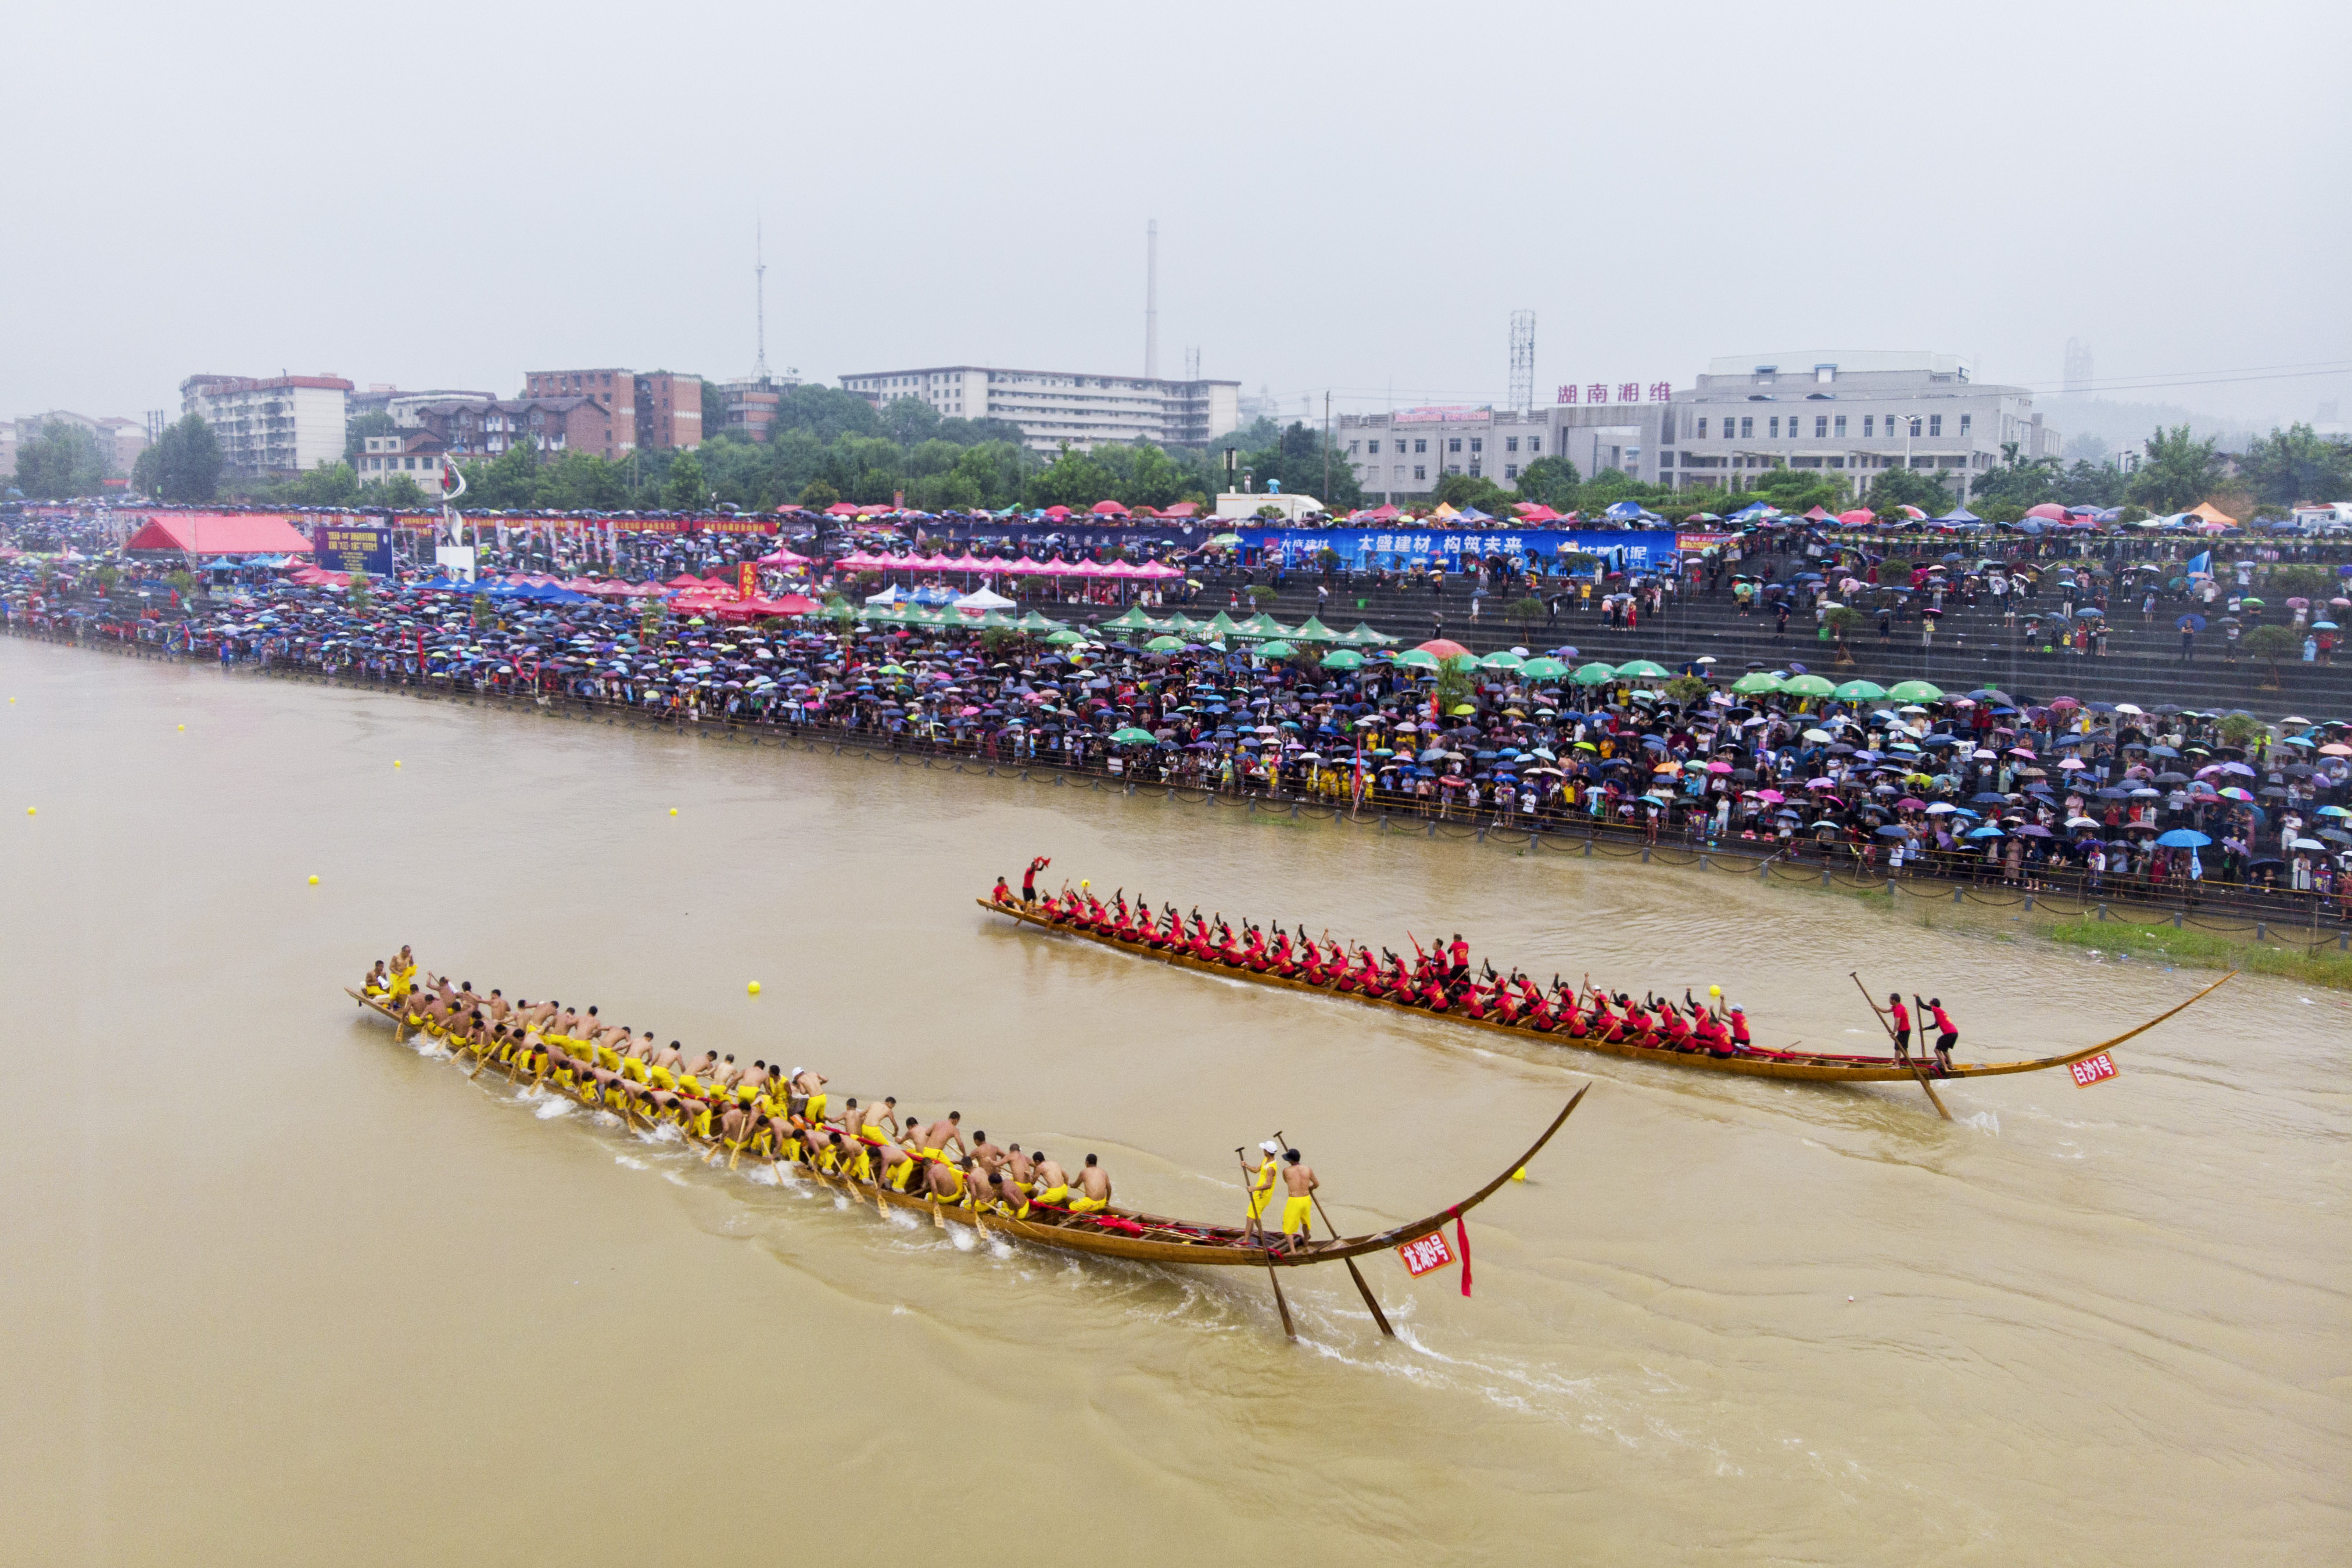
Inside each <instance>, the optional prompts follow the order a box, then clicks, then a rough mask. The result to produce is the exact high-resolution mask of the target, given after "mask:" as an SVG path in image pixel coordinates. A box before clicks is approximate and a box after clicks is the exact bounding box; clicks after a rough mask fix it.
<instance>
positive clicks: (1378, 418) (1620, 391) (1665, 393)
mask: <svg viewBox="0 0 2352 1568" xmlns="http://www.w3.org/2000/svg"><path fill="white" fill-rule="evenodd" d="M1334 434H1335V438H1336V439H1337V440H1338V441H1339V444H1340V445H1341V447H1342V448H1343V449H1344V450H1345V452H1346V454H1347V455H1348V457H1349V461H1350V462H1351V463H1353V464H1354V465H1355V468H1356V478H1357V482H1358V483H1359V484H1360V485H1361V486H1363V489H1364V493H1365V495H1366V497H1367V498H1377V499H1380V500H1384V501H1393V502H1397V503H1399V504H1409V503H1411V502H1412V501H1414V500H1416V499H1418V498H1419V497H1423V496H1425V495H1427V494H1428V493H1429V492H1430V491H1431V490H1433V489H1434V488H1435V487H1436V486H1437V484H1438V482H1439V481H1440V480H1441V479H1443V478H1444V476H1446V475H1448V474H1469V475H1473V476H1484V477H1486V478H1488V479H1492V480H1494V481H1495V482H1496V484H1498V485H1500V486H1503V487H1504V488H1506V489H1511V488H1514V487H1516V486H1517V480H1518V476H1519V474H1520V472H1521V471H1522V470H1523V469H1524V468H1525V467H1526V466H1527V465H1528V464H1529V463H1532V462H1534V461H1535V460H1536V459H1538V458H1539V457H1544V456H1555V457H1564V458H1566V459H1567V460H1568V461H1569V462H1570V463H1571V464H1573V465H1575V466H1576V471H1577V472H1578V473H1579V474H1580V475H1581V476H1584V477H1586V478H1591V476H1593V475H1595V474H1598V473H1600V472H1601V471H1602V470H1604V469H1609V468H1614V469H1617V470H1618V471H1619V472H1621V473H1623V474H1625V475H1627V476H1630V477H1632V478H1635V479H1639V480H1641V481H1642V482H1643V483H1644V484H1663V485H1669V486H1674V487H1675V488H1677V489H1685V488H1689V487H1691V486H1709V487H1712V488H1716V489H1727V490H1738V489H1743V488H1746V487H1747V486H1748V485H1750V484H1751V483H1752V482H1753V480H1754V477H1755V476H1756V475H1757V474H1759V473H1761V472H1762V471H1763V470H1766V469H1769V468H1775V467H1787V468H1798V469H1820V470H1822V471H1823V472H1824V473H1827V474H1835V475H1838V476H1842V477H1843V478H1845V479H1846V480H1847V481H1849V483H1851V484H1852V486H1853V489H1854V491H1855V493H1856V494H1860V493H1861V492H1862V491H1864V490H1865V489H1866V488H1867V487H1868V486H1869V484H1870V481H1871V479H1872V478H1873V477H1874V476H1876V475H1877V474H1878V473H1880V472H1881V471H1883V470H1885V469H1888V468H1896V467H1902V466H1904V465H1909V466H1910V467H1912V468H1915V469H1922V470H1927V471H1930V472H1934V473H1937V474H1938V475H1941V476H1944V477H1945V479H1946V481H1947V483H1948V485H1949V486H1950V488H1951V490H1952V493H1953V496H1954V497H1955V498H1956V499H1959V500H1965V499H1966V498H1967V497H1968V486H1969V483H1970V481H1971V480H1972V479H1973V478H1974V477H1975V476H1978V475H1980V474H1982V473H1984V472H1986V471H1987V470H1989V469H1991V468H1996V467H1999V466H2000V465H2001V464H2002V462H2003V461H2004V451H2003V449H2004V447H2005V446H2006V445H2008V444H2011V443H2014V444H2016V445H2017V447H2018V455H2019V457H2020V458H2021V459H2026V460H2030V459H2032V458H2036V457H2055V456H2057V455H2058V453H2059V447H2060V445H2061V442H2060V438H2059V434H2058V432H2057V431H2056V430H2054V429H2053V428H2052V427H2050V426H2049V425H2047V424H2045V423H2043V422H2042V415H2041V414H2039V413H2035V412H2034V409H2033V394H2032V392H2031V391H2030V390H2029V389H2027V388H2025V387H2017V386H1990V385H1980V384H1979V383H1977V382H1974V381H1972V380H1971V379H1970V375H1969V363H1968V361H1966V360H1964V359H1961V358H1958V357H1957V356H1953V355H1946V354H1931V353H1926V352H1912V351H1903V350H1895V351H1888V350H1864V351H1854V350H1843V351H1835V352H1812V351H1807V352H1803V353H1781V354H1757V355H1737V356H1733V357H1730V358H1727V359H1718V360H1715V361H1711V362H1710V363H1709V364H1708V366H1707V371H1706V374H1704V375H1702V376H1700V377H1698V378H1697V384H1696V386H1695V387H1693V388H1691V389H1690V390H1688V391H1684V392H1676V391H1675V389H1674V387H1673V386H1672V384H1671V383H1668V382H1623V383H1603V382H1594V383H1592V384H1591V385H1588V386H1563V387H1561V388H1560V389H1559V402H1557V403H1555V404H1553V405H1552V406H1550V407H1549V408H1538V409H1535V410H1532V411H1530V412H1528V413H1514V412H1512V411H1510V410H1507V409H1495V408H1486V407H1461V408H1418V409H1401V410H1398V411H1397V412H1395V413H1384V414H1342V415H1341V416H1340V417H1339V422H1338V429H1337V431H1336V432H1335V433H1334Z"/></svg>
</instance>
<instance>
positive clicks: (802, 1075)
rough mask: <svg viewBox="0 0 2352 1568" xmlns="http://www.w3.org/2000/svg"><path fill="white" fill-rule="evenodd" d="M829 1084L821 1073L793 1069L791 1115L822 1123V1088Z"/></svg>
mask: <svg viewBox="0 0 2352 1568" xmlns="http://www.w3.org/2000/svg"><path fill="white" fill-rule="evenodd" d="M827 1082H830V1080H828V1079H827V1078H826V1077H825V1075H824V1073H822V1072H812V1071H809V1070H808V1069H807V1068H805V1067H795V1068H793V1075H792V1081H791V1089H792V1099H793V1102H794V1103H793V1114H794V1115H796V1116H801V1117H804V1118H806V1119H807V1120H808V1121H810V1122H822V1121H824V1103H825V1099H826V1095H825V1092H824V1086H825V1084H826V1083H827Z"/></svg>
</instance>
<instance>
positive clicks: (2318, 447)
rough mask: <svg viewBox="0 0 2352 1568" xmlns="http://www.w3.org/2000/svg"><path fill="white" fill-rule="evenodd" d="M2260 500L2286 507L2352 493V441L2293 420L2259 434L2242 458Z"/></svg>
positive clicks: (2242, 470)
mask: <svg viewBox="0 0 2352 1568" xmlns="http://www.w3.org/2000/svg"><path fill="white" fill-rule="evenodd" d="M2238 472H2239V473H2240V474H2242V476H2244V477H2245V478H2246V480H2247V482H2248V483H2249V484H2251V485H2252V486H2253V491H2254V499H2255V500H2257V501H2266V502H2270V503H2273V504H2274V505H2277V506H2281V507H2292V506H2294V504H2295V503H2296V502H2298V501H2336V500H2342V499H2344V498H2345V497H2352V441H2347V440H2346V439H2345V438H2344V437H2342V436H2323V435H2321V434H2318V433H2317V432H2316V431H2315V430H2313V429H2312V427H2311V426H2309V425H2307V424H2291V425H2289V426H2287V428H2286V429H2284V430H2283V431H2282V430H2273V431H2272V432H2271V433H2270V434H2268V435H2264V436H2257V437H2256V438H2255V439H2254V441H2253V442H2252V444H2250V445H2249V446H2248V447H2247V448H2246V453H2245V455H2244V456H2242V457H2241V458H2239V459H2238Z"/></svg>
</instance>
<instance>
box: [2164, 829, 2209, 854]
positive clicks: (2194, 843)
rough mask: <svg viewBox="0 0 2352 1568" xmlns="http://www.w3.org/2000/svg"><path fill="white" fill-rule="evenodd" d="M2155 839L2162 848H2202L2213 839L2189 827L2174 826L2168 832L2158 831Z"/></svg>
mask: <svg viewBox="0 0 2352 1568" xmlns="http://www.w3.org/2000/svg"><path fill="white" fill-rule="evenodd" d="M2156 841H2157V844H2158V847H2159V848H2162V849H2168V850H2198V849H2203V848H2204V847H2205V846H2206V845H2207V844H2210V843H2211V842H2212V840H2211V839H2209V838H2207V837H2206V836H2205V835H2204V834H2202V833H2200V832H2197V831H2192V830H2190V829H2188V828H2175V829H2173V830H2172V831H2170V832H2167V833H2158V835H2157V838H2156Z"/></svg>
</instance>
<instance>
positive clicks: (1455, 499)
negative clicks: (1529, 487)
mask: <svg viewBox="0 0 2352 1568" xmlns="http://www.w3.org/2000/svg"><path fill="white" fill-rule="evenodd" d="M1513 499H1514V497H1513V496H1512V495H1511V492H1509V491H1507V490H1506V489H1504V488H1503V487H1502V486H1500V485H1497V484H1496V483H1495V482H1494V481H1493V480H1492V479H1489V478H1487V477H1486V476H1485V475H1483V474H1480V475H1470V474H1448V475H1446V476H1444V478H1442V479H1440V480H1438V482H1437V487H1436V488H1435V489H1433V490H1432V491H1430V493H1429V504H1430V505H1431V506H1433V507H1435V506H1447V507H1454V509H1455V510H1457V511H1466V510H1467V509H1469V508H1470V507H1477V508H1478V509H1479V510H1480V511H1482V512H1484V513H1486V515H1487V516H1488V517H1508V516H1509V515H1510V507H1511V502H1512V500H1513Z"/></svg>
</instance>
